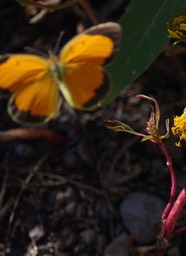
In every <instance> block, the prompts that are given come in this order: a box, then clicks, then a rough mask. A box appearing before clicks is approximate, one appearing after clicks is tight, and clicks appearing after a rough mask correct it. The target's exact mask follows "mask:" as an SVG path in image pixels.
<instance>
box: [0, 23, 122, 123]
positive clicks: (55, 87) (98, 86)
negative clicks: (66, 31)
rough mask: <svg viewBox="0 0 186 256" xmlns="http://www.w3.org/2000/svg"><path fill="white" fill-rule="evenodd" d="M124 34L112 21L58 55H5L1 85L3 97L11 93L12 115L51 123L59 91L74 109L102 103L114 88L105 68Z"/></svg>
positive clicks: (23, 120)
mask: <svg viewBox="0 0 186 256" xmlns="http://www.w3.org/2000/svg"><path fill="white" fill-rule="evenodd" d="M120 36H121V28H120V26H119V25H118V24H117V23H113V22H109V23H105V24H100V25H97V26H94V27H92V28H90V29H88V30H86V31H84V32H83V33H82V34H80V35H78V36H76V37H74V38H73V39H72V40H71V41H70V42H69V43H67V44H66V45H65V46H64V47H63V49H62V50H61V51H60V53H59V55H58V56H55V55H53V54H50V56H49V58H44V57H40V56H37V55H29V54H14V55H5V56H1V57H0V89H1V95H6V94H7V92H9V93H10V94H11V95H12V96H11V98H10V100H9V105H8V112H9V114H10V116H11V117H12V118H13V119H14V120H15V121H17V122H21V123H28V124H39V123H43V122H47V121H49V120H50V119H51V118H52V117H54V116H55V115H56V113H57V110H58V105H59V91H61V92H62V95H63V96H64V98H65V100H66V101H67V102H68V104H69V105H70V106H71V107H73V108H76V109H88V110H89V109H92V108H95V107H96V106H98V105H99V103H100V101H101V100H102V99H103V97H104V96H105V95H106V93H107V92H108V90H109V86H110V79H109V77H108V75H107V73H106V72H105V71H104V69H103V66H104V65H106V64H109V63H110V62H111V61H112V60H113V59H114V57H115V55H116V53H117V52H118V50H119V43H120Z"/></svg>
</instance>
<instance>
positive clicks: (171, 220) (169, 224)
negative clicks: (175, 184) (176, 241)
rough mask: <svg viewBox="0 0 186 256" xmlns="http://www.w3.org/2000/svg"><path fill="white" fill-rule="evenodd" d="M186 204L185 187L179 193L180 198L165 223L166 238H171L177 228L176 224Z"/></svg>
mask: <svg viewBox="0 0 186 256" xmlns="http://www.w3.org/2000/svg"><path fill="white" fill-rule="evenodd" d="M185 204H186V188H183V189H182V191H181V192H180V193H179V195H178V198H177V199H176V201H175V203H174V205H173V207H172V209H171V211H170V213H169V215H168V217H167V219H166V222H165V223H164V225H163V226H164V227H163V228H164V232H163V233H164V234H163V236H164V238H165V239H166V240H170V238H171V236H172V234H173V231H174V229H175V225H176V223H177V221H178V218H179V216H180V214H181V212H182V210H183V207H184V206H185Z"/></svg>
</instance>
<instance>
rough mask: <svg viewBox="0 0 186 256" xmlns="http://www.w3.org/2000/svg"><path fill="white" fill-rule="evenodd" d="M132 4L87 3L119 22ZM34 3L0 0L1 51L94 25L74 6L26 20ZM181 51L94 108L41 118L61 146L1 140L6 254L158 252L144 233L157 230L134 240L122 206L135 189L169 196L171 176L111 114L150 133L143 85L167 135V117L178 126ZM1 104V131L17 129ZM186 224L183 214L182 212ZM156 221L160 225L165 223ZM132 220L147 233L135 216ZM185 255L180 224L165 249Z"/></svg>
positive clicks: (183, 180) (178, 161)
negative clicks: (110, 123) (114, 127)
mask: <svg viewBox="0 0 186 256" xmlns="http://www.w3.org/2000/svg"><path fill="white" fill-rule="evenodd" d="M106 3H107V4H106ZM127 3H128V1H125V2H124V1H119V0H118V1H114V3H113V1H106V0H105V1H90V4H91V6H92V8H93V9H94V11H95V13H96V15H97V16H98V18H99V19H100V20H101V21H102V22H104V21H107V20H117V19H118V18H119V16H120V15H121V13H122V10H124V9H125V7H126V6H127ZM34 11H35V10H34V9H26V8H23V7H21V6H20V5H19V4H18V3H17V2H15V1H13V0H1V3H0V23H1V31H0V38H1V40H0V50H1V54H4V53H7V52H8V53H10V52H11V53H17V52H23V51H24V47H25V46H28V47H31V48H33V49H37V50H38V51H44V52H47V51H48V50H49V49H52V48H54V46H55V43H56V40H57V38H58V36H59V33H60V31H62V30H64V31H65V34H64V38H63V40H62V41H63V42H62V44H64V43H65V42H66V41H68V40H69V39H70V38H71V37H72V35H74V34H75V33H76V32H77V30H78V29H80V28H81V27H82V25H83V26H85V27H88V26H90V25H91V21H90V19H89V18H88V17H87V16H86V15H85V13H84V11H83V10H82V8H80V7H78V6H74V7H70V8H66V9H63V10H58V11H55V12H52V13H48V14H47V15H46V16H45V17H44V18H43V19H42V20H41V21H39V22H38V23H36V24H29V22H28V20H29V18H30V14H31V13H32V12H34ZM185 56H186V49H185V47H184V45H182V44H180V45H178V46H176V48H173V47H172V46H171V44H170V45H169V46H167V48H166V50H165V51H164V52H163V53H162V54H161V55H160V56H159V57H158V58H157V60H156V61H155V62H154V63H153V64H152V65H151V66H150V67H149V69H148V70H147V71H146V72H145V73H144V74H142V75H141V76H140V77H139V79H137V81H135V82H134V83H133V84H132V85H130V86H129V87H128V88H127V89H125V90H124V91H123V92H122V93H121V94H120V95H119V96H118V97H117V98H116V99H115V100H114V101H113V102H112V103H110V104H109V105H108V106H105V107H102V108H100V109H97V110H95V111H93V112H88V111H87V112H81V111H77V110H73V109H71V108H70V107H68V105H67V104H66V103H64V104H63V105H62V106H61V108H60V111H59V114H58V115H57V116H56V117H55V118H54V119H53V120H52V121H50V122H49V123H48V124H47V125H45V126H44V127H46V128H48V129H50V130H51V131H54V132H56V133H57V134H58V135H59V136H60V137H61V138H62V143H60V145H57V144H55V143H50V142H48V141H46V140H43V139H35V140H34V139H33V140H23V139H22V140H21V139H17V140H12V141H1V143H0V170H1V171H0V182H1V183H0V255H2V256H3V255H9V256H22V255H25V256H38V255H39V256H44V255H45V256H53V255H55V256H102V255H105V256H120V255H121V256H127V255H132V256H138V255H139V256H141V255H153V253H154V245H155V242H156V236H155V235H153V236H152V237H151V239H148V238H149V236H151V234H152V233H153V231H152V229H150V228H149V229H150V230H149V231H148V232H149V233H148V232H147V234H148V235H147V234H146V236H145V237H144V240H143V241H142V240H140V239H138V238H137V235H136V234H135V232H132V231H131V229H130V225H132V223H134V221H132V223H130V222H128V223H129V226H127V225H126V222H125V216H126V214H127V213H123V211H124V210H123V208H122V204H123V202H124V201H125V199H126V198H127V196H129V195H131V194H132V193H134V192H135V193H136V194H135V195H137V198H138V195H141V193H142V194H143V195H144V196H145V198H148V199H150V200H151V199H152V200H153V196H155V197H156V198H158V200H160V202H161V203H162V202H163V203H166V202H167V200H168V198H169V192H170V175H169V172H168V170H167V167H166V164H165V159H164V158H163V155H162V154H161V152H160V151H159V149H158V148H157V147H156V146H155V145H152V144H151V143H150V142H144V143H140V140H139V138H137V137H134V136H132V135H128V134H125V133H116V132H113V131H111V130H109V129H107V128H106V126H105V120H106V119H114V118H115V119H118V120H120V121H122V122H125V123H127V124H128V125H131V126H132V127H133V129H135V130H137V131H141V132H142V131H144V129H145V125H146V122H147V121H148V117H149V114H150V111H151V108H150V105H149V103H148V102H147V101H146V100H141V99H137V98H136V97H135V96H136V95H137V94H139V93H140V94H141V93H142V94H145V95H148V96H151V97H154V98H155V99H156V100H157V101H158V102H159V104H160V109H161V125H160V127H161V130H162V134H164V133H165V120H166V119H167V118H169V119H170V123H171V124H172V119H173V116H174V115H180V114H181V113H182V111H183V108H184V107H185V105H186V97H185V96H186V90H185V84H186V76H185V69H186V62H185ZM0 103H1V108H0V120H1V122H0V130H2V131H4V130H8V129H13V128H18V127H21V126H20V125H18V124H16V123H14V122H13V121H12V120H11V119H10V117H9V116H8V115H7V109H6V106H7V100H5V99H1V101H0ZM176 139H177V138H174V137H173V136H172V135H171V137H170V139H169V140H167V141H166V142H165V144H166V146H167V148H168V151H169V152H170V155H171V156H172V160H173V163H174V166H175V170H176V176H177V182H178V184H177V186H178V191H180V189H181V188H183V187H184V186H185V184H186V168H185V159H186V158H185V153H186V146H185V145H184V143H183V146H182V147H181V148H177V147H175V141H176ZM131 200H132V199H131ZM145 200H146V199H145ZM137 201H138V200H137ZM161 203H160V204H161ZM152 207H153V206H152ZM158 207H159V209H161V206H157V208H158ZM136 209H137V208H136V205H135V201H134V203H133V210H134V212H137V216H136V218H137V217H139V219H140V218H141V214H142V213H141V211H138V210H136ZM149 211H150V216H147V215H146V217H145V221H144V225H145V229H148V225H149V227H150V224H149V223H150V221H151V220H152V219H153V218H154V219H155V218H156V217H155V216H154V212H156V209H153V210H152V209H151V210H149ZM159 218H160V216H159V217H158V219H159ZM181 222H182V223H183V224H184V223H185V222H186V219H185V213H183V216H182V219H181ZM137 223H138V222H137ZM156 225H157V228H159V225H160V223H156ZM139 226H140V225H139ZM135 228H136V229H135V230H137V231H136V233H139V232H141V231H140V229H138V224H136V227H135ZM142 233H143V231H142ZM149 234H150V235H149ZM138 235H139V234H138ZM140 235H141V233H140ZM122 239H123V240H122ZM118 241H119V242H118ZM185 253H186V236H185V233H184V232H183V233H181V234H179V235H177V236H176V237H174V238H173V239H172V244H171V246H170V248H169V250H168V252H167V255H169V256H173V255H174V256H179V255H185Z"/></svg>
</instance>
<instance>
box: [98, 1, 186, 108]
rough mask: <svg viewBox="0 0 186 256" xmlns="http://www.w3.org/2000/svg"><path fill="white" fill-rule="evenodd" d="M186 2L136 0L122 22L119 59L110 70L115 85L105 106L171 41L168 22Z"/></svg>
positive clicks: (106, 99)
mask: <svg viewBox="0 0 186 256" xmlns="http://www.w3.org/2000/svg"><path fill="white" fill-rule="evenodd" d="M184 6H186V0H133V1H132V2H131V4H130V5H129V6H128V9H127V11H126V13H125V14H124V15H123V17H122V18H121V20H120V22H119V23H120V24H121V26H122V29H123V36H122V43H121V49H120V52H119V56H118V58H117V60H116V61H115V62H114V63H113V64H112V65H111V66H109V67H107V71H108V72H109V74H110V75H111V78H112V80H113V81H112V82H113V86H112V87H111V91H110V93H109V94H108V96H107V97H106V98H105V100H104V101H103V104H106V103H109V102H110V101H112V100H113V99H114V98H115V97H116V96H117V95H118V94H119V93H120V92H121V91H122V90H123V89H124V88H125V87H126V86H127V85H129V84H131V83H132V82H133V81H134V80H135V79H136V78H138V77H139V76H140V75H141V74H142V73H143V72H144V71H145V70H146V69H147V68H148V67H149V65H150V64H151V63H152V62H153V61H154V60H155V58H156V57H157V56H158V55H159V54H160V53H161V52H162V51H163V50H164V48H165V46H166V44H167V43H168V41H169V40H170V39H169V38H168V37H167V35H168V33H167V22H168V21H169V20H170V19H171V18H172V16H174V15H175V14H176V13H178V12H180V11H183V10H184Z"/></svg>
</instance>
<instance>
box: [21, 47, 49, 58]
mask: <svg viewBox="0 0 186 256" xmlns="http://www.w3.org/2000/svg"><path fill="white" fill-rule="evenodd" d="M24 49H25V51H27V52H28V53H32V54H36V55H40V56H43V57H45V58H47V57H48V56H47V54H46V53H44V52H42V51H40V50H37V49H34V48H32V47H30V46H25V47H24Z"/></svg>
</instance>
